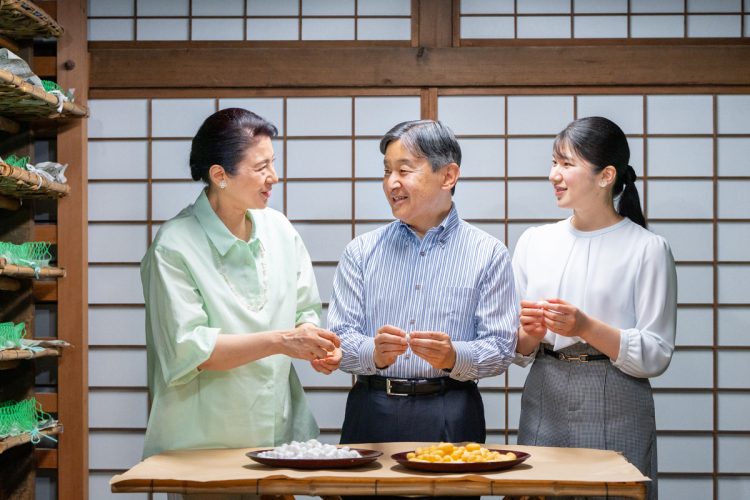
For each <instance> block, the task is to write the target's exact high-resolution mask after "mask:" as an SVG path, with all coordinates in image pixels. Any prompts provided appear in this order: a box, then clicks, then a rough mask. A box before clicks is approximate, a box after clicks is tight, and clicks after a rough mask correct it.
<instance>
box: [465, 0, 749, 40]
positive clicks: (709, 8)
mask: <svg viewBox="0 0 750 500" xmlns="http://www.w3.org/2000/svg"><path fill="white" fill-rule="evenodd" d="M748 18H750V4H748V2H747V0H744V4H743V0H461V7H460V14H459V23H460V26H461V28H460V29H461V39H462V45H471V40H476V39H482V40H485V41H487V40H507V39H514V38H515V39H540V38H557V39H561V38H610V39H611V38H716V37H722V38H723V37H747V36H750V30H749V29H748Z"/></svg>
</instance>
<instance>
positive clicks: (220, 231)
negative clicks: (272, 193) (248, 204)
mask: <svg viewBox="0 0 750 500" xmlns="http://www.w3.org/2000/svg"><path fill="white" fill-rule="evenodd" d="M193 213H194V214H195V217H196V218H197V219H198V222H199V223H200V225H201V226H202V227H203V230H204V231H205V232H206V234H207V235H208V238H209V239H210V240H211V243H213V245H214V247H215V248H216V250H218V252H219V253H220V254H221V256H222V257H223V256H225V255H226V254H227V252H229V250H230V249H231V248H232V247H233V246H234V245H235V244H236V243H237V242H238V241H242V240H240V239H239V238H237V237H236V236H235V235H233V234H232V233H231V232H230V231H229V229H227V226H225V225H224V223H223V222H222V221H221V219H219V216H218V215H216V212H214V209H213V208H212V207H211V204H210V203H209V202H208V197H207V196H206V190H205V189H204V190H203V191H201V194H200V195H198V199H197V200H195V204H194V205H193ZM247 214H248V215H247V216H248V217H250V218H251V219H252V221H253V233H252V235H251V236H250V243H252V242H253V240H254V239H255V237H256V235H257V234H258V232H257V226H256V223H255V220H256V219H255V218H253V217H252V215H251V214H250V211H249V210H248V212H247ZM242 243H246V242H244V241H242ZM246 244H247V243H246Z"/></svg>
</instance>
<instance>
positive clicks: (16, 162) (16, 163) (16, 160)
mask: <svg viewBox="0 0 750 500" xmlns="http://www.w3.org/2000/svg"><path fill="white" fill-rule="evenodd" d="M29 160H31V157H30V156H16V155H10V156H8V157H7V158H5V159H3V161H4V162H5V163H7V164H8V165H10V166H11V167H18V168H22V169H24V170H26V164H28V163H29Z"/></svg>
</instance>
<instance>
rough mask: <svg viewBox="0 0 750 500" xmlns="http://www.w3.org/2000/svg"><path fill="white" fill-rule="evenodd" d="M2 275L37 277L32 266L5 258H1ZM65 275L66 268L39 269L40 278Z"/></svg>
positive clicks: (0, 274)
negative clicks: (13, 262)
mask: <svg viewBox="0 0 750 500" xmlns="http://www.w3.org/2000/svg"><path fill="white" fill-rule="evenodd" d="M0 276H7V277H9V278H36V273H35V272H34V269H33V268H31V267H28V266H17V265H15V264H8V262H7V261H6V260H5V259H3V258H0ZM64 277H65V269H61V268H59V267H43V268H42V269H41V270H40V271H39V278H64Z"/></svg>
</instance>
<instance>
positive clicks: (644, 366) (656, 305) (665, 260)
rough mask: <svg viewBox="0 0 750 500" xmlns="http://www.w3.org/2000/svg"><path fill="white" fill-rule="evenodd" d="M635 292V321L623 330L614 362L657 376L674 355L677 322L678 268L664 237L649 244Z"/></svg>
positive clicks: (624, 368)
mask: <svg viewBox="0 0 750 500" xmlns="http://www.w3.org/2000/svg"><path fill="white" fill-rule="evenodd" d="M634 294H635V297H634V298H635V313H636V324H635V326H634V327H633V328H626V329H622V330H621V331H620V351H619V354H618V357H617V360H616V361H613V364H614V365H615V366H616V367H618V368H619V369H620V370H622V371H623V372H625V373H627V374H628V375H632V376H633V377H640V378H646V377H655V376H658V375H661V374H662V373H663V372H664V370H666V369H667V367H668V366H669V363H670V361H671V359H672V353H673V352H674V342H675V330H676V324H677V272H676V270H675V265H674V259H673V257H672V252H671V251H670V249H669V245H668V244H667V242H666V241H665V240H664V239H663V238H661V237H655V238H654V239H653V240H652V241H651V242H649V244H648V245H646V248H645V251H644V255H643V259H642V262H641V265H640V268H639V270H638V275H637V277H636V281H635V291H634Z"/></svg>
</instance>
